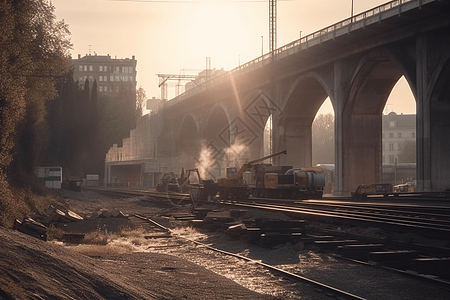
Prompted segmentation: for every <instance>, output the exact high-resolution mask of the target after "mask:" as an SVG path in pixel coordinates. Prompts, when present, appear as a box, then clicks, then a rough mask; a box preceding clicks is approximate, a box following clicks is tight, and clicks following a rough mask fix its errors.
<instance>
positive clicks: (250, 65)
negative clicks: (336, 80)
mask: <svg viewBox="0 0 450 300" xmlns="http://www.w3.org/2000/svg"><path fill="white" fill-rule="evenodd" d="M434 1H437V0H394V1H390V2H387V3H384V4H382V5H380V6H377V7H375V8H372V9H370V10H367V11H365V12H362V13H360V14H357V15H355V16H353V17H350V18H348V19H345V20H342V21H340V22H338V23H335V24H333V25H330V26H328V27H326V28H323V29H321V30H318V31H316V32H313V33H311V34H309V35H306V36H304V37H302V38H300V39H298V40H295V41H293V42H291V43H289V44H286V45H284V46H282V47H280V48H277V49H275V50H274V51H273V55H274V58H273V59H274V60H277V59H281V58H283V57H285V56H287V55H290V54H293V53H296V52H299V51H302V50H306V49H308V48H309V47H310V46H314V45H316V44H320V43H321V42H324V41H326V40H329V39H333V38H336V36H339V35H342V34H348V33H349V32H350V31H351V30H352V26H354V25H357V24H359V23H361V22H364V21H365V20H366V19H368V18H372V17H374V16H377V15H380V14H381V13H383V12H386V11H390V10H394V9H400V6H401V5H403V4H408V3H415V4H416V5H412V6H411V7H410V8H405V9H404V10H403V11H407V10H409V9H413V8H416V7H420V6H421V5H424V4H427V3H430V2H434ZM403 11H402V12H403ZM399 13H400V10H399ZM359 28H361V27H359V26H358V27H355V29H359ZM343 29H347V30H345V31H343V32H341V33H340V34H338V33H337V32H338V31H340V30H341V31H342V30H343ZM327 35H328V38H327ZM324 36H325V38H323V37H324ZM315 40H318V41H317V43H313V44H312V45H310V43H312V42H313V41H315ZM271 61H272V53H271V52H269V53H266V54H264V55H262V56H260V57H257V58H255V59H254V60H251V61H249V62H247V63H244V64H242V65H240V66H238V67H236V68H234V69H232V70H231V71H229V72H226V73H224V74H221V75H219V76H217V77H214V78H211V79H209V80H208V81H206V82H204V83H202V84H200V85H198V86H196V87H194V88H192V89H190V90H188V91H186V92H184V93H183V94H181V95H179V96H177V97H175V98H173V100H171V101H169V102H168V104H169V103H170V102H173V103H172V104H175V103H176V102H179V101H182V100H184V99H186V98H189V97H192V96H194V95H195V94H197V93H200V92H202V91H204V90H206V89H208V88H211V87H213V86H215V85H218V84H221V83H224V82H225V81H227V80H230V77H236V75H241V74H244V73H247V72H250V71H253V70H255V69H257V68H261V67H263V66H264V65H267V64H270V62H271ZM174 100H175V101H174ZM169 105H170V104H169Z"/></svg>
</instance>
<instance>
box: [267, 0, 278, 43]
mask: <svg viewBox="0 0 450 300" xmlns="http://www.w3.org/2000/svg"><path fill="white" fill-rule="evenodd" d="M276 48H277V0H269V51H270V52H272V51H274V50H275V49H276Z"/></svg>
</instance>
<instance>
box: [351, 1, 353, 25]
mask: <svg viewBox="0 0 450 300" xmlns="http://www.w3.org/2000/svg"><path fill="white" fill-rule="evenodd" d="M351 23H353V0H352V12H351Z"/></svg>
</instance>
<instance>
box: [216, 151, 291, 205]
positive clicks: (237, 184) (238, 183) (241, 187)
mask: <svg viewBox="0 0 450 300" xmlns="http://www.w3.org/2000/svg"><path fill="white" fill-rule="evenodd" d="M280 154H287V150H283V151H280V152H276V153H273V154H270V155H267V156H264V157H261V158H258V159H255V160H251V161H248V162H245V163H244V164H243V165H242V167H241V168H240V169H239V170H237V168H235V167H228V168H227V170H226V178H219V179H218V180H217V183H218V190H219V195H220V198H222V199H247V198H248V197H249V196H250V194H251V189H250V188H249V186H248V184H247V182H246V181H245V180H244V178H243V177H244V176H243V175H244V173H245V172H247V171H251V170H252V168H253V167H254V166H255V165H256V164H259V163H261V162H263V161H265V160H266V159H269V158H272V157H275V156H277V155H280Z"/></svg>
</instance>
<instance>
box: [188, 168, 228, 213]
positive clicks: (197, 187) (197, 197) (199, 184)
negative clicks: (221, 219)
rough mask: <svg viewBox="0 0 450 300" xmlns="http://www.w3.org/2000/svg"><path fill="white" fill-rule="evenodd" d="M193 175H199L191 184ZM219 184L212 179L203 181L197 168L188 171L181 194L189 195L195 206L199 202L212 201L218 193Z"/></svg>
mask: <svg viewBox="0 0 450 300" xmlns="http://www.w3.org/2000/svg"><path fill="white" fill-rule="evenodd" d="M191 175H194V176H195V175H197V176H196V177H197V179H194V180H193V181H192V182H191ZM218 190H219V189H218V184H217V183H214V181H213V180H212V179H206V180H204V179H202V177H201V175H200V172H199V171H198V169H197V168H195V169H188V170H186V176H185V177H184V182H183V184H182V185H181V192H183V193H189V194H190V195H191V200H192V202H193V204H194V205H195V204H196V203H197V202H198V201H208V200H212V199H213V198H214V197H215V196H216V194H217V192H218Z"/></svg>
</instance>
